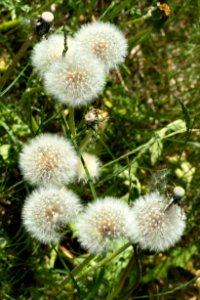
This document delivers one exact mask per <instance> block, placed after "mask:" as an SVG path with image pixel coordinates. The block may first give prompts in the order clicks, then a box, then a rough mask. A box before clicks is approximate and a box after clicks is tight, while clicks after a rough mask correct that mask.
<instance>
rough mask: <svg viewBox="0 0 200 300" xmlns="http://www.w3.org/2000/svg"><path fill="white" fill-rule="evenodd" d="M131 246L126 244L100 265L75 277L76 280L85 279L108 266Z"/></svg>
mask: <svg viewBox="0 0 200 300" xmlns="http://www.w3.org/2000/svg"><path fill="white" fill-rule="evenodd" d="M130 246H131V243H130V242H128V243H126V244H125V245H124V246H122V247H121V248H120V249H119V250H117V251H116V252H115V253H113V254H111V255H110V256H108V257H106V258H104V259H103V260H102V261H101V262H100V263H98V264H96V265H95V266H93V267H91V268H90V269H88V270H87V271H85V272H84V273H83V274H81V275H80V276H79V277H77V280H80V279H81V278H83V277H85V276H86V275H87V274H88V273H90V272H92V271H94V270H96V269H99V268H101V267H102V266H104V265H106V264H108V263H109V262H111V261H112V260H113V259H114V258H115V257H116V256H118V255H119V254H120V253H122V252H123V251H124V250H126V249H127V248H128V247H130Z"/></svg>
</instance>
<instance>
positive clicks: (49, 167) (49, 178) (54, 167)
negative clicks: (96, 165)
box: [19, 133, 78, 185]
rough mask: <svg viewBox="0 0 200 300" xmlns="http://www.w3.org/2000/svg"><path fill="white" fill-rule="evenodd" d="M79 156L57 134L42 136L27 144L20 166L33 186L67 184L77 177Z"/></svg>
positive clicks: (68, 143)
mask: <svg viewBox="0 0 200 300" xmlns="http://www.w3.org/2000/svg"><path fill="white" fill-rule="evenodd" d="M77 163H78V156H77V154H76V152H75V150H74V148H73V146H72V145H71V143H70V142H69V141H68V140H67V139H65V138H63V137H60V136H58V135H56V134H49V133H46V134H41V135H39V136H37V137H35V138H34V139H32V140H31V142H30V143H28V144H26V145H25V146H24V148H23V149H22V152H21V153H20V158H19V166H20V169H21V172H22V174H23V176H24V178H25V179H26V180H27V181H28V182H29V183H30V184H33V185H41V184H48V183H53V184H57V185H63V184H67V183H69V182H70V181H72V180H73V179H74V177H75V176H76V170H77Z"/></svg>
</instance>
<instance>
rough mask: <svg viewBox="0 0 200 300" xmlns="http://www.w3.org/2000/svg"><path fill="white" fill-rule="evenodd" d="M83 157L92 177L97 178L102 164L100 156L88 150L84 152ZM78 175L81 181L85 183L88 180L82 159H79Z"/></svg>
mask: <svg viewBox="0 0 200 300" xmlns="http://www.w3.org/2000/svg"><path fill="white" fill-rule="evenodd" d="M82 157H83V159H84V162H85V164H86V166H87V169H88V172H89V174H90V177H91V178H92V179H93V180H97V179H98V178H99V175H100V165H101V162H100V160H99V158H98V157H97V156H96V155H93V154H90V153H86V152H84V153H82ZM77 177H78V180H79V181H82V182H84V183H86V182H87V181H88V178H87V175H86V172H85V169H84V166H83V164H82V161H81V159H79V161H78V164H77Z"/></svg>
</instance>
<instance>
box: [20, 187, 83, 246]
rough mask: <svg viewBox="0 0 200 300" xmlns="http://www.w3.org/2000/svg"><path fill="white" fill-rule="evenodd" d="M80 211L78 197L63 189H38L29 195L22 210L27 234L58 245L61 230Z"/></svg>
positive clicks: (43, 241)
mask: <svg viewBox="0 0 200 300" xmlns="http://www.w3.org/2000/svg"><path fill="white" fill-rule="evenodd" d="M80 211H81V204H80V200H79V198H78V196H77V195H76V194H75V193H73V192H72V191H70V190H67V189H65V188H64V187H62V188H59V187H55V186H52V185H51V186H46V187H40V188H38V189H36V190H34V191H33V192H32V194H30V195H29V196H28V197H27V198H26V200H25V203H24V206H23V209H22V221H23V224H24V226H25V228H26V230H27V232H28V233H29V234H30V235H31V236H32V237H33V238H35V239H37V240H38V241H40V242H42V243H44V244H49V243H54V244H56V243H58V242H59V241H60V239H61V237H62V230H63V228H64V227H66V226H67V225H68V224H69V223H70V222H71V221H73V220H74V219H75V218H76V216H77V215H78V213H79V212H80Z"/></svg>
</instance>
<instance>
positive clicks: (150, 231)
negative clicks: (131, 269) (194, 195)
mask: <svg viewBox="0 0 200 300" xmlns="http://www.w3.org/2000/svg"><path fill="white" fill-rule="evenodd" d="M165 208H166V199H165V197H164V196H163V195H161V194H159V193H158V192H153V193H149V194H147V195H145V196H142V197H139V198H138V199H137V200H136V201H135V203H134V205H133V207H132V217H133V218H132V227H131V228H132V229H131V230H132V233H131V235H130V239H131V240H132V241H133V242H134V243H138V244H139V245H140V247H141V248H142V249H149V250H152V251H163V250H166V249H168V248H170V247H171V246H173V245H174V244H175V243H176V242H178V241H179V240H180V238H181V236H182V234H183V231H184V228H185V214H184V213H183V212H182V211H181V208H180V207H179V206H178V205H176V204H173V205H171V206H170V208H169V209H168V210H166V211H165Z"/></svg>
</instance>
